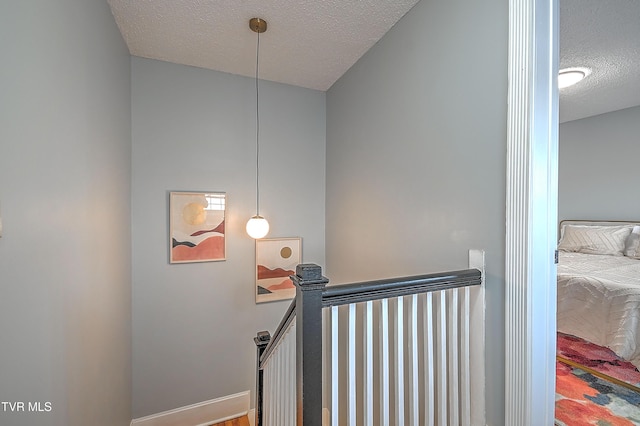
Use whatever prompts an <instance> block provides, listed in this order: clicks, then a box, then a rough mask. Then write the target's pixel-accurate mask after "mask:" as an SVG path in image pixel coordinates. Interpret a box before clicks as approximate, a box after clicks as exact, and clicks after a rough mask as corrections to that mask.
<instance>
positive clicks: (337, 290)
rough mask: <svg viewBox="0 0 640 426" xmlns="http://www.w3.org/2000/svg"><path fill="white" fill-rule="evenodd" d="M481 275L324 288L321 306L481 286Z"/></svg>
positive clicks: (452, 274)
mask: <svg viewBox="0 0 640 426" xmlns="http://www.w3.org/2000/svg"><path fill="white" fill-rule="evenodd" d="M481 283H482V273H481V272H480V271H479V270H477V269H463V270H460V271H451V272H439V273H434V274H426V275H416V276H410V277H401V278H388V279H384V280H376V281H365V282H360V283H352V284H344V285H336V286H331V287H326V288H325V290H324V291H323V292H322V306H323V307H329V306H338V305H346V304H349V303H359V302H367V301H369V300H379V299H388V298H392V297H400V296H408V295H411V294H420V293H429V292H432V291H440V290H448V289H452V288H460V287H468V286H473V285H480V284H481Z"/></svg>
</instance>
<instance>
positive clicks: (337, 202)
mask: <svg viewBox="0 0 640 426" xmlns="http://www.w3.org/2000/svg"><path fill="white" fill-rule="evenodd" d="M507 6H508V5H507V3H505V2H501V1H497V0H492V1H489V2H482V3H477V4H476V3H470V2H466V1H462V0H453V1H445V2H443V1H435V0H423V1H421V2H419V3H418V4H417V5H416V6H415V7H414V8H413V9H412V10H411V11H410V12H409V13H408V14H407V15H406V16H405V17H404V18H403V19H402V20H401V21H400V22H399V23H398V24H396V25H395V27H394V28H392V30H391V31H390V32H389V33H388V34H387V35H386V36H385V37H384V38H383V39H382V40H381V41H380V42H378V44H377V45H376V46H375V47H374V48H373V49H372V50H370V51H369V52H368V53H366V54H365V56H364V57H363V58H361V59H360V61H359V62H358V63H357V64H356V65H355V66H354V67H353V68H351V69H350V70H349V71H348V72H347V73H346V74H345V75H344V76H343V77H342V78H341V79H340V80H339V81H338V82H337V83H336V84H334V86H333V87H332V88H331V89H330V90H329V91H328V93H327V201H326V204H327V207H326V212H327V213H326V228H327V233H326V254H327V271H326V273H327V276H328V277H329V278H330V279H331V280H332V283H334V284H335V283H339V282H345V281H356V280H363V279H368V278H374V277H385V276H386V277H389V276H394V275H407V274H417V273H424V272H434V271H441V270H450V269H460V268H465V267H466V266H467V251H468V249H470V248H482V249H485V250H486V260H487V268H488V271H487V273H488V276H487V352H486V357H487V361H486V367H487V371H486V376H487V393H486V398H487V409H488V411H487V420H488V424H490V425H502V424H504V421H503V418H504V367H503V366H504V240H505V190H506V187H505V186H506V182H505V180H506V158H505V156H506V98H507V57H506V52H507V23H508V17H507Z"/></svg>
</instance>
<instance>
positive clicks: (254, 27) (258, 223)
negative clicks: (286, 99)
mask: <svg viewBox="0 0 640 426" xmlns="http://www.w3.org/2000/svg"><path fill="white" fill-rule="evenodd" d="M249 28H251V31H253V32H255V33H257V34H258V43H257V46H256V214H255V216H253V217H251V219H249V221H248V222H247V234H249V236H250V237H251V238H255V239H259V238H263V237H265V236H266V235H267V233H269V222H267V219H265V218H264V217H262V216H260V104H259V102H258V101H259V97H258V94H259V92H258V68H259V67H258V65H259V63H260V33H263V32H265V31H267V21H265V20H264V19H260V18H252V19H251V20H250V21H249Z"/></svg>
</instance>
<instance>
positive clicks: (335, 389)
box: [331, 306, 340, 426]
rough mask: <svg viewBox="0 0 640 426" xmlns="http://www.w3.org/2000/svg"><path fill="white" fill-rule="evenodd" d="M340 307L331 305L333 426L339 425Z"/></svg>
mask: <svg viewBox="0 0 640 426" xmlns="http://www.w3.org/2000/svg"><path fill="white" fill-rule="evenodd" d="M338 326H339V323H338V307H337V306H332V307H331V426H339V420H340V417H339V399H338V397H339V378H340V377H339V370H338V353H339V348H338V329H339V328H338Z"/></svg>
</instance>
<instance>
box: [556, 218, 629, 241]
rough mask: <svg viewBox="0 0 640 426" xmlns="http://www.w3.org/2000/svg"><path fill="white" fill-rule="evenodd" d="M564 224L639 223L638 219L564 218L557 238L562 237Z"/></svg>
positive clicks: (603, 224)
mask: <svg viewBox="0 0 640 426" xmlns="http://www.w3.org/2000/svg"><path fill="white" fill-rule="evenodd" d="M564 225H599V226H616V225H640V220H636V221H627V220H586V219H565V220H561V221H560V224H559V226H558V238H562V227H563V226H564Z"/></svg>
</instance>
